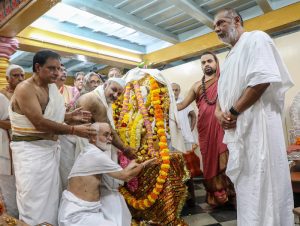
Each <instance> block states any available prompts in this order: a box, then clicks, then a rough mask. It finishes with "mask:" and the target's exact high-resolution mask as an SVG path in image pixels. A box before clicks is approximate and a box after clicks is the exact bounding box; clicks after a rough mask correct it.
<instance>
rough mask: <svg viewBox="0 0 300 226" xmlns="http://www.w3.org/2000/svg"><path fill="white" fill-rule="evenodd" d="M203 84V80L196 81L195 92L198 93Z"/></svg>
mask: <svg viewBox="0 0 300 226" xmlns="http://www.w3.org/2000/svg"><path fill="white" fill-rule="evenodd" d="M201 85H202V82H201V81H198V82H195V83H194V85H193V90H194V93H198V90H199V89H200V87H201Z"/></svg>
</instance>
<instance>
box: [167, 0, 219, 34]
mask: <svg viewBox="0 0 300 226" xmlns="http://www.w3.org/2000/svg"><path fill="white" fill-rule="evenodd" d="M169 2H172V3H173V4H175V5H176V6H177V8H178V9H180V10H182V11H183V12H185V13H186V14H188V15H190V16H191V17H193V18H195V19H196V20H198V21H200V22H201V23H202V24H205V25H206V26H208V27H210V28H211V29H213V22H214V21H213V18H212V16H211V15H209V14H208V13H206V12H205V11H204V10H203V9H201V8H199V6H198V5H197V4H196V3H195V2H194V1H192V0H169Z"/></svg>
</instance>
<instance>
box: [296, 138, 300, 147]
mask: <svg viewBox="0 0 300 226" xmlns="http://www.w3.org/2000/svg"><path fill="white" fill-rule="evenodd" d="M295 144H297V145H300V137H296V142H295Z"/></svg>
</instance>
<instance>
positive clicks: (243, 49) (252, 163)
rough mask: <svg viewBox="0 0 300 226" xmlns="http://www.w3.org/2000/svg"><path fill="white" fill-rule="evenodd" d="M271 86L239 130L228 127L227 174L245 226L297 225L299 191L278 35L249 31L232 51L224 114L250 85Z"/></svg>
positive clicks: (223, 80)
mask: <svg viewBox="0 0 300 226" xmlns="http://www.w3.org/2000/svg"><path fill="white" fill-rule="evenodd" d="M262 83H270V86H269V87H268V88H267V90H266V91H265V92H264V94H263V95H262V96H261V98H260V99H259V100H258V101H257V102H256V103H255V104H253V105H252V106H251V107H250V108H249V109H247V110H246V111H244V112H243V113H242V114H241V115H240V116H238V119H237V124H236V129H232V130H225V135H224V140H223V142H224V143H225V144H227V146H228V149H229V159H228V164H227V171H226V174H227V175H228V176H229V177H230V179H231V181H232V182H233V183H234V186H235V191H236V195H237V223H238V225H241V226H248V225H249V226H262V225H264V226H274V225H276V226H277V225H278V226H279V225H280V226H288V225H293V224H294V217H293V213H292V209H293V194H292V188H291V179H290V173H289V167H288V161H287V154H286V148H285V143H284V136H283V128H282V120H281V113H282V110H283V104H284V94H285V92H286V90H287V89H288V88H289V87H291V86H292V85H293V83H292V81H291V79H290V76H289V74H288V72H287V69H286V67H285V65H284V64H283V61H282V60H281V58H280V56H279V54H278V52H277V50H276V48H275V46H274V43H273V41H272V39H271V38H270V37H269V36H268V35H267V34H266V33H264V32H261V31H253V32H245V33H243V34H242V36H241V37H240V39H239V41H238V42H237V43H236V45H235V46H234V47H233V48H232V50H231V51H230V52H229V54H228V56H227V58H226V60H225V62H224V65H223V70H222V71H221V77H220V79H219V83H218V95H219V102H220V106H221V109H222V111H223V112H228V111H229V109H230V107H231V106H232V105H234V103H235V102H236V101H237V100H238V99H239V97H240V96H241V95H242V93H243V91H244V90H245V89H246V88H247V87H249V86H255V85H257V84H262Z"/></svg>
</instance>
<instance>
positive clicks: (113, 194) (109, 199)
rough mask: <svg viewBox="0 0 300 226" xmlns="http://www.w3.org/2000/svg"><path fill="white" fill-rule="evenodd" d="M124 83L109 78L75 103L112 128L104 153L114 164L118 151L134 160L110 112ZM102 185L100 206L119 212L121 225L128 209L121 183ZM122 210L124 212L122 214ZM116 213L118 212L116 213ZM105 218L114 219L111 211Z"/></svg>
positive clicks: (107, 179) (109, 179) (108, 180)
mask: <svg viewBox="0 0 300 226" xmlns="http://www.w3.org/2000/svg"><path fill="white" fill-rule="evenodd" d="M124 86H125V81H124V80H123V79H121V78H110V79H109V80H108V81H106V82H105V83H104V84H103V85H101V86H98V87H97V88H96V89H95V90H94V91H93V92H90V93H87V94H85V95H82V96H81V97H80V98H79V99H78V102H77V106H79V107H82V108H83V110H86V111H90V112H91V113H92V119H93V121H95V122H107V123H109V124H110V125H111V127H112V134H113V140H112V146H111V150H109V151H106V152H105V154H107V155H108V156H109V157H110V158H111V159H112V160H113V161H114V162H115V163H118V151H122V152H123V153H124V155H126V156H127V157H128V158H131V159H132V158H134V157H135V155H134V151H135V150H134V149H132V148H131V147H130V146H126V145H124V143H123V142H122V141H121V139H120V137H119V136H118V134H117V132H116V131H115V130H114V129H115V125H114V120H113V112H112V106H111V105H112V103H113V102H114V101H116V100H117V99H118V97H119V96H120V95H121V93H122V92H123V90H124ZM102 180H103V184H102V186H101V194H102V195H101V196H102V205H103V207H105V208H104V212H105V210H109V209H111V208H114V209H116V210H119V217H118V218H117V219H119V223H118V225H119V226H121V225H122V219H124V218H126V212H128V211H129V210H128V207H127V205H126V203H125V202H124V200H123V197H121V196H120V193H119V190H118V189H119V186H120V185H122V184H123V181H120V180H117V179H114V178H112V177H105V178H103V179H102ZM124 210H126V211H125V212H124ZM117 212H118V211H117ZM105 214H106V216H107V217H108V218H110V219H112V218H114V216H112V215H111V211H107V212H105Z"/></svg>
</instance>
